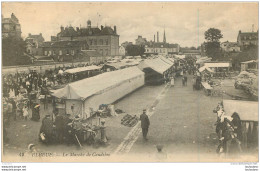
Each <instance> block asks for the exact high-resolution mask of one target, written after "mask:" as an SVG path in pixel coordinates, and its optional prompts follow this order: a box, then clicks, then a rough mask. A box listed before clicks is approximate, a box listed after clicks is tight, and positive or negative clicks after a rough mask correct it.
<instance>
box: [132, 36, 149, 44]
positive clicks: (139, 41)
mask: <svg viewBox="0 0 260 171" xmlns="http://www.w3.org/2000/svg"><path fill="white" fill-rule="evenodd" d="M146 43H147V40H146V38H143V37H142V36H138V37H137V39H135V44H136V45H139V46H140V45H145V44H146Z"/></svg>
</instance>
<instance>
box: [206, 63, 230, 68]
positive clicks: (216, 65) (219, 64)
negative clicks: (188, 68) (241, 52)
mask: <svg viewBox="0 0 260 171" xmlns="http://www.w3.org/2000/svg"><path fill="white" fill-rule="evenodd" d="M204 65H205V66H206V67H208V68H217V67H218V68H221V67H222V68H225V67H230V63H229V62H216V63H215V62H209V63H207V62H205V63H204Z"/></svg>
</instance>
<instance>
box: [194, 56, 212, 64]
mask: <svg viewBox="0 0 260 171" xmlns="http://www.w3.org/2000/svg"><path fill="white" fill-rule="evenodd" d="M211 59H212V58H208V57H201V58H199V59H198V60H197V61H196V64H202V63H205V62H209V61H211Z"/></svg>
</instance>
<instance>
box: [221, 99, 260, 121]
mask: <svg viewBox="0 0 260 171" xmlns="http://www.w3.org/2000/svg"><path fill="white" fill-rule="evenodd" d="M223 105H224V109H225V113H226V115H228V116H232V114H233V113H234V112H237V113H238V115H239V117H240V119H241V120H242V121H258V102H252V101H240V100H223Z"/></svg>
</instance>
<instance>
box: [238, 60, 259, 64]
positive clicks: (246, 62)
mask: <svg viewBox="0 0 260 171" xmlns="http://www.w3.org/2000/svg"><path fill="white" fill-rule="evenodd" d="M255 62H258V60H251V61H245V62H241V64H249V63H255Z"/></svg>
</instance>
